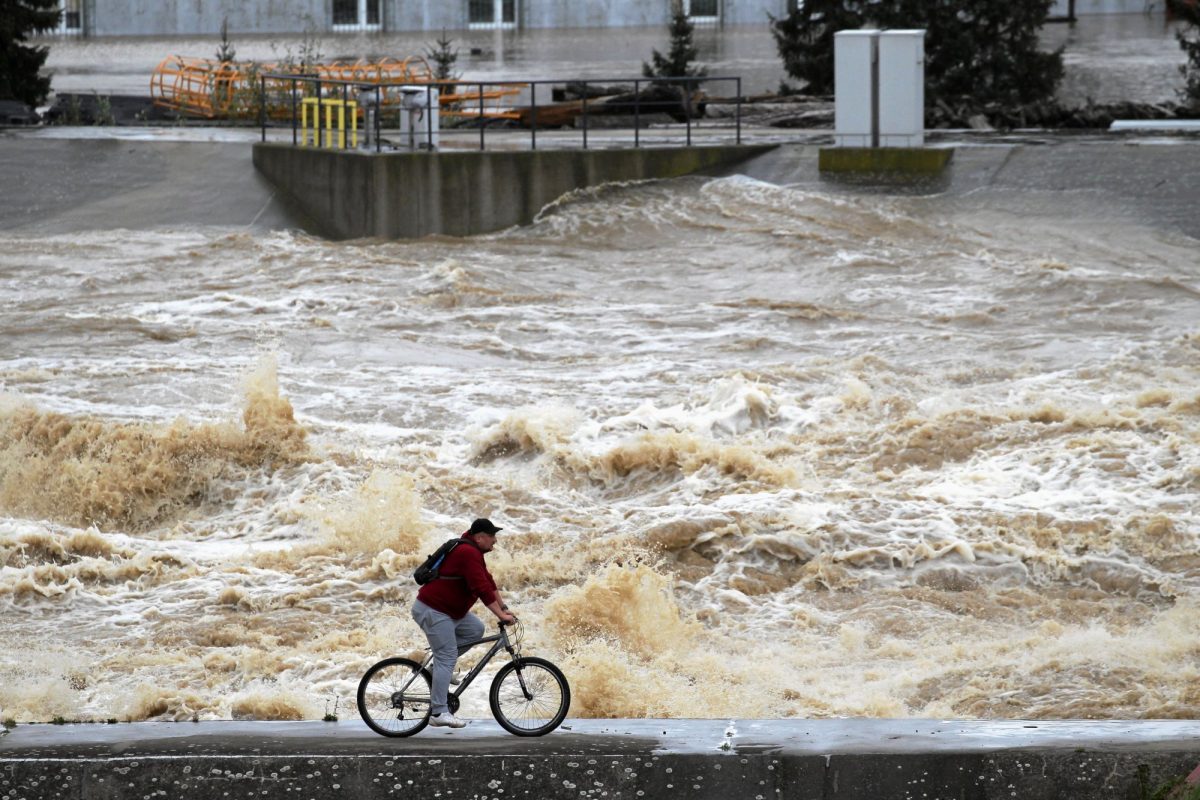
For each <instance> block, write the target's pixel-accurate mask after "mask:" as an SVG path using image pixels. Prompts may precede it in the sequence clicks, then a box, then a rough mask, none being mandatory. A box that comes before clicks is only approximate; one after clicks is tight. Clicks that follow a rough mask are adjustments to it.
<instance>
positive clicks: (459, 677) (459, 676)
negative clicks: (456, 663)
mask: <svg viewBox="0 0 1200 800" xmlns="http://www.w3.org/2000/svg"><path fill="white" fill-rule="evenodd" d="M466 676H467V673H465V672H456V673H454V674H453V675H451V676H450V685H451V686H458V685H459V684H460V683H462V682H463V678H465V677H466Z"/></svg>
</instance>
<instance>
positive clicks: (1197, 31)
mask: <svg viewBox="0 0 1200 800" xmlns="http://www.w3.org/2000/svg"><path fill="white" fill-rule="evenodd" d="M1167 8H1168V9H1169V10H1170V11H1171V14H1172V15H1174V16H1176V17H1178V18H1179V19H1180V20H1181V21H1182V22H1183V23H1184V25H1183V27H1182V28H1180V29H1179V30H1178V31H1176V32H1175V38H1176V39H1178V40H1179V48H1180V49H1181V50H1183V52H1184V53H1185V54H1186V55H1187V62H1186V63H1184V64H1180V65H1179V74H1180V75H1182V76H1183V88H1182V89H1180V90H1179V96H1180V97H1181V98H1182V99H1183V101H1184V102H1186V103H1190V104H1191V105H1192V106H1193V107H1200V6H1197V5H1196V4H1195V3H1189V2H1186V0H1167Z"/></svg>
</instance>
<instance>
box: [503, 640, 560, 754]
mask: <svg viewBox="0 0 1200 800" xmlns="http://www.w3.org/2000/svg"><path fill="white" fill-rule="evenodd" d="M488 702H489V703H490V704H491V706H492V715H493V716H495V717H496V722H499V723H500V725H501V726H502V727H503V728H504V729H505V730H506V731H508V732H509V733H512V734H515V735H517V736H542V735H544V734H547V733H549V732H550V731H552V730H554V729H555V728H557V727H558V726H559V725H561V724H562V721H563V719H565V718H566V716H567V709H568V708H570V707H571V687H570V686H569V685H568V684H567V678H566V676H564V675H563V674H562V670H560V669H559V668H558V667H556V666H554V665H553V664H551V663H550V662H549V661H546V660H545V659H541V658H518V659H515V660H513V661H510V662H509V663H507V664H505V665H504V666H503V667H501V668H500V671H499V672H497V673H496V678H495V679H494V680H493V681H492V691H491V694H490V695H489V696H488Z"/></svg>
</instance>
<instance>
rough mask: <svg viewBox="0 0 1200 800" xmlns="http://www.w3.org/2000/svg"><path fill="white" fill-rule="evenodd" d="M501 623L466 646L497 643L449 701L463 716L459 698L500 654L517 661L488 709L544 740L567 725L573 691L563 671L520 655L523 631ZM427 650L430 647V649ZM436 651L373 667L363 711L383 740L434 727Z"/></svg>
mask: <svg viewBox="0 0 1200 800" xmlns="http://www.w3.org/2000/svg"><path fill="white" fill-rule="evenodd" d="M509 624H511V623H504V622H502V623H500V632H499V633H497V634H495V635H492V636H485V637H483V638H482V639H477V640H475V641H474V642H470V643H469V644H467V645H464V647H463V651H464V652H465V651H466V650H469V649H470V648H472V647H474V646H476V645H480V644H487V643H489V642H492V643H494V644H492V647H491V649H490V650H488V652H487V653H486V654H485V655H484V656H483V658H481V659H480V660H479V663H477V664H476V665H475V666H474V668H472V669H471V671H470V672H469V673H467V675H466V676H465V677H464V678H463V679H462V681H461V682H460V683H459V684H458V686H457V687H453V686H452V687H451V689H452V691H451V692H449V694H448V695H447V697H446V701H447V705H449V706H450V713H451V714H454V713H457V712H458V707H459V705H460V700H459V698H460V697H462V694H463V692H465V691H466V690H467V688H468V687H469V686H470V685H471V682H472V681H474V680H475V678H476V677H477V676H478V675H479V673H480V672H482V671H483V668H484V667H486V666H487V665H488V662H490V661H491V660H492V658H493V657H495V656H496V654H498V653H499V652H500V651H501V650H505V651H507V652H508V654H509V655H510V656H511V657H512V660H511V661H509V662H508V663H507V664H505V665H504V666H503V667H501V668H500V669H499V671H498V672H497V673H496V677H495V678H493V679H492V688H491V691H490V692H489V694H488V705H490V706H491V708H492V716H494V717H495V718H496V722H499V723H500V726H501V727H503V728H504V729H505V730H506V731H508V732H509V733H511V734H514V735H516V736H544V735H545V734H547V733H549V732H550V731H552V730H554V729H555V728H557V727H558V726H559V725H561V724H562V721H563V719H564V718H566V716H567V709H568V708H570V706H571V687H570V685H569V684H568V683H567V678H566V676H565V675H563V673H562V670H560V669H559V668H558V667H556V666H554V665H553V664H551V663H550V662H549V661H547V660H546V659H544V658H535V657H533V656H522V655H521V628H520V625H519V624H518V625H516V627H515V628H514V631H513V635H512V636H509V634H508V631H507V630H505V628H506V627H507V626H508V625H509ZM427 649H428V648H427ZM432 663H433V653H432V652H430V653H428V655H426V656H425V659H424V660H423V661H422V662H421V663H419V664H418V663H417V662H416V661H414V660H412V659H411V658H401V657H394V658H385V659H384V660H383V661H380V662H379V663H377V664H375V665H373V666H372V667H371V668H370V669H368V670H367V671H366V673H365V674H364V675H363V677H362V680H361V681H359V683H358V698H357V701H358V713H359V716H361V717H362V719H363V722H365V723H367V727H369V728H370V729H371V730H373V731H375V732H376V733H378V734H380V735H381V736H412V735H413V734H415V733H419V732H420V731H422V730H423V729H424V728H425V726H426V725H428V724H429V715H430V712H431V711H432V710H433V707H432V705H431V703H430V689H431V687H432V685H433V674H432V673H431V672H430V669H429V667H430V664H432Z"/></svg>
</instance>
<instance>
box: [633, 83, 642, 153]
mask: <svg viewBox="0 0 1200 800" xmlns="http://www.w3.org/2000/svg"><path fill="white" fill-rule="evenodd" d="M640 82H641V81H639V80H638V79H637V78H634V79H633V146H634V147H641V146H642V144H641V143H642V114H641V111H642V93H641V92H640V91H638V84H639V83H640Z"/></svg>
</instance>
